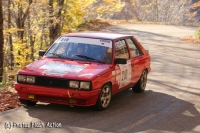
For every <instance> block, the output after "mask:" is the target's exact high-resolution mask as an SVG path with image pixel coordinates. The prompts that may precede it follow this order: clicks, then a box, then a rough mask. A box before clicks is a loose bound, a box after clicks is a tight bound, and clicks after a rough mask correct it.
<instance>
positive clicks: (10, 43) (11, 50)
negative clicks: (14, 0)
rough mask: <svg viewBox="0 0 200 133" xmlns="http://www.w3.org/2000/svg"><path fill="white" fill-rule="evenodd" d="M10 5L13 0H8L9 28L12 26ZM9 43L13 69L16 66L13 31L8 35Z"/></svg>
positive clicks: (11, 67)
mask: <svg viewBox="0 0 200 133" xmlns="http://www.w3.org/2000/svg"><path fill="white" fill-rule="evenodd" d="M10 5H11V0H8V29H10V28H11V12H10ZM8 44H9V47H10V69H11V70H13V67H14V62H13V61H14V56H13V53H12V52H13V45H12V33H9V35H8Z"/></svg>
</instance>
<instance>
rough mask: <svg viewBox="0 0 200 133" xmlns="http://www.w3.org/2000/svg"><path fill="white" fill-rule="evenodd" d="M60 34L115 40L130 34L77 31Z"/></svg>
mask: <svg viewBox="0 0 200 133" xmlns="http://www.w3.org/2000/svg"><path fill="white" fill-rule="evenodd" d="M62 36H71V37H86V38H102V39H111V40H115V39H118V38H123V37H130V36H132V35H125V34H118V33H109V32H77V33H68V34H64V35H62Z"/></svg>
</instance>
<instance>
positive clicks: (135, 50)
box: [125, 37, 144, 85]
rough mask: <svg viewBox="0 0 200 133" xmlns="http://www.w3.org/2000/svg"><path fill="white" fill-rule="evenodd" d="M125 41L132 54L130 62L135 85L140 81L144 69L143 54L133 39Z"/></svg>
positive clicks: (132, 81) (132, 82) (132, 79)
mask: <svg viewBox="0 0 200 133" xmlns="http://www.w3.org/2000/svg"><path fill="white" fill-rule="evenodd" d="M125 41H126V43H127V45H128V48H129V53H130V62H131V70H132V71H131V73H132V77H131V84H132V85H133V84H135V83H136V82H137V81H138V80H139V78H140V75H141V73H142V71H143V69H144V68H143V66H142V65H143V64H144V62H143V56H142V55H143V53H142V51H141V49H140V48H139V46H138V45H137V42H135V41H134V40H133V38H132V37H129V38H126V39H125Z"/></svg>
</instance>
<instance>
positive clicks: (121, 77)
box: [115, 39, 132, 91]
mask: <svg viewBox="0 0 200 133" xmlns="http://www.w3.org/2000/svg"><path fill="white" fill-rule="evenodd" d="M115 58H126V59H127V64H116V65H115V74H116V81H117V87H116V88H117V89H118V90H116V91H120V90H123V89H125V88H127V86H129V85H130V83H131V75H132V68H131V61H130V57H129V50H128V47H127V45H126V42H125V39H121V40H117V41H116V42H115Z"/></svg>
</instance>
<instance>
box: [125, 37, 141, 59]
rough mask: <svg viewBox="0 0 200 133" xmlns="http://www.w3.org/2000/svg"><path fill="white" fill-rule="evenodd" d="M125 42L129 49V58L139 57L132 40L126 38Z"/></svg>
mask: <svg viewBox="0 0 200 133" xmlns="http://www.w3.org/2000/svg"><path fill="white" fill-rule="evenodd" d="M126 42H127V44H128V46H129V49H130V53H131V55H130V56H131V58H133V57H136V56H139V55H140V51H139V49H138V48H137V47H136V45H135V44H134V42H133V40H132V39H131V38H127V39H126Z"/></svg>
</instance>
